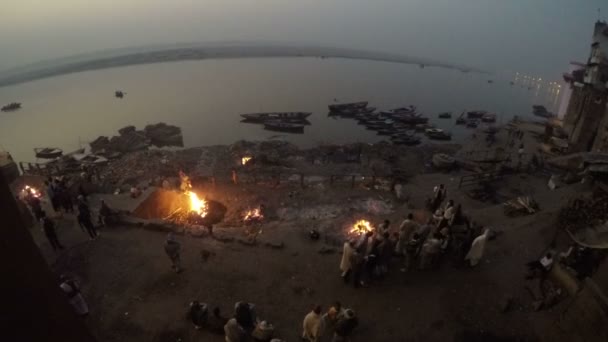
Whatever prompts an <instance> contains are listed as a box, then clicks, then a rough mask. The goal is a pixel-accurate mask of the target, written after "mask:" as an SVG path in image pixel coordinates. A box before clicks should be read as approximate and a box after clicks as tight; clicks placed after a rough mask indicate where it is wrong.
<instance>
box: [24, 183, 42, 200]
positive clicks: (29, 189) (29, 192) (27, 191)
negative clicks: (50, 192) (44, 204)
mask: <svg viewBox="0 0 608 342" xmlns="http://www.w3.org/2000/svg"><path fill="white" fill-rule="evenodd" d="M21 194H22V196H23V197H24V198H25V197H28V196H32V197H36V198H41V197H42V193H41V192H40V191H39V190H38V189H36V188H34V187H33V186H29V185H26V186H25V187H23V189H22V190H21Z"/></svg>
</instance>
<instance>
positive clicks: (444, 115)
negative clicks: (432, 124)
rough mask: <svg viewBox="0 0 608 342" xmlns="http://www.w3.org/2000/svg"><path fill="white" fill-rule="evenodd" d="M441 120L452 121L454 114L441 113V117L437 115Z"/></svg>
mask: <svg viewBox="0 0 608 342" xmlns="http://www.w3.org/2000/svg"><path fill="white" fill-rule="evenodd" d="M437 116H438V117H439V118H440V119H451V118H452V112H443V113H439V115H437Z"/></svg>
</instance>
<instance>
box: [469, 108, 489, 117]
mask: <svg viewBox="0 0 608 342" xmlns="http://www.w3.org/2000/svg"><path fill="white" fill-rule="evenodd" d="M487 113H488V112H486V111H485V110H472V111H470V112H467V117H468V118H469V119H481V118H482V117H483V116H484V115H486V114H487Z"/></svg>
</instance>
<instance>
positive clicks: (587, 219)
mask: <svg viewBox="0 0 608 342" xmlns="http://www.w3.org/2000/svg"><path fill="white" fill-rule="evenodd" d="M606 219H608V196H607V195H605V194H602V195H598V196H595V197H587V198H577V199H574V200H572V201H571V202H570V203H569V204H568V206H566V207H564V208H562V209H561V210H560V212H559V214H558V220H557V222H558V225H559V226H560V228H562V229H568V230H570V231H576V230H579V229H584V228H591V227H596V226H599V225H601V224H603V223H604V222H605V221H606Z"/></svg>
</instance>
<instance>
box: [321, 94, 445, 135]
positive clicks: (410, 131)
mask: <svg viewBox="0 0 608 342" xmlns="http://www.w3.org/2000/svg"><path fill="white" fill-rule="evenodd" d="M328 107H329V114H328V115H329V116H336V117H341V118H351V119H355V120H357V121H358V123H359V124H360V125H363V126H365V127H366V128H367V129H369V130H372V131H376V132H377V133H378V135H386V136H390V140H391V142H392V143H393V144H396V145H417V144H420V137H418V136H416V135H415V134H416V133H420V132H422V133H424V134H425V135H426V136H427V137H428V138H429V139H434V140H451V139H452V135H451V134H450V133H449V132H444V131H443V130H442V129H439V128H435V127H434V126H433V125H431V124H429V123H428V122H429V118H427V117H424V116H423V115H421V114H419V113H418V112H417V110H416V106H407V107H400V108H394V109H389V110H382V111H376V108H375V107H368V102H366V101H361V102H353V103H343V104H332V105H329V106H328Z"/></svg>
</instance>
